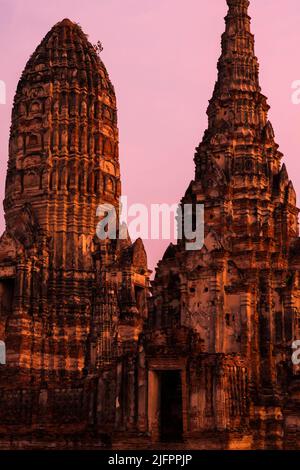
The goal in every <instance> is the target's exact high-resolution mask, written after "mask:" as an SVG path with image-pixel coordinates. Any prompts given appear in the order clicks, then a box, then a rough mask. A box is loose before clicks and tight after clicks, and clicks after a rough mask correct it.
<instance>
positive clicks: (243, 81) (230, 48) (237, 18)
mask: <svg viewBox="0 0 300 470" xmlns="http://www.w3.org/2000/svg"><path fill="white" fill-rule="evenodd" d="M227 3H228V6H229V9H228V13H227V16H226V18H225V22H226V30H225V32H224V34H223V36H222V54H221V57H220V59H219V63H218V70H219V77H218V82H219V86H220V87H221V88H222V89H235V90H237V89H248V90H253V91H254V90H258V89H259V83H258V68H259V66H258V62H257V58H256V57H255V54H254V36H253V34H251V30H250V22H251V18H250V16H249V15H248V6H249V1H248V0H227Z"/></svg>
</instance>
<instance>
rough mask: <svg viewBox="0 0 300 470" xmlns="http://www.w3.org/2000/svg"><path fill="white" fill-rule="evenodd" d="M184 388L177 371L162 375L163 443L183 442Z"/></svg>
mask: <svg viewBox="0 0 300 470" xmlns="http://www.w3.org/2000/svg"><path fill="white" fill-rule="evenodd" d="M182 432H183V421H182V387H181V373H180V371H177V370H172V371H163V372H161V374H160V435H161V440H162V441H167V442H170V441H173V442H174V441H181V440H182Z"/></svg>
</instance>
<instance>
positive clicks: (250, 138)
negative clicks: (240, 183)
mask: <svg viewBox="0 0 300 470" xmlns="http://www.w3.org/2000/svg"><path fill="white" fill-rule="evenodd" d="M227 4H228V12H227V15H226V17H225V25H226V26H225V31H224V33H223V35H222V42H221V44H222V52H221V56H220V58H219V61H218V66H217V68H218V77H217V81H216V83H215V87H214V91H213V96H212V98H211V100H210V102H209V106H208V109H207V114H208V129H207V131H206V132H205V135H204V139H203V141H202V143H201V144H200V146H199V151H198V153H197V155H198V156H196V165H197V167H198V169H199V163H200V158H199V156H201V155H203V152H202V151H203V150H204V147H205V145H206V144H207V143H208V142H209V143H210V144H213V142H212V138H213V136H216V134H217V135H218V136H219V138H221V134H222V139H221V140H222V141H223V142H225V140H226V141H227V144H229V146H230V147H231V148H232V145H233V143H234V142H235V143H236V142H239V141H241V144H242V143H245V140H246V141H247V145H249V143H252V144H254V142H257V141H258V142H259V141H260V140H261V138H262V133H263V132H264V129H265V130H266V131H268V136H269V137H270V140H271V144H272V145H274V144H275V143H274V139H273V137H274V136H273V130H272V126H271V124H270V123H268V110H269V105H268V103H267V98H266V97H265V96H264V95H263V94H262V93H261V88H260V85H259V64H258V60H257V57H256V56H255V52H254V35H253V34H252V33H251V28H250V23H251V18H250V16H249V15H248V7H249V1H248V0H227ZM267 124H268V129H267V128H266V126H267ZM214 145H215V144H213V146H214ZM275 147H276V144H275ZM275 147H274V148H275ZM248 150H249V149H248ZM276 150H277V148H276V149H275V151H276ZM234 153H235V152H234ZM278 157H280V155H278ZM276 159H277V156H276ZM201 161H202V162H203V158H202V157H201ZM197 162H198V163H197ZM277 167H278V165H277ZM196 173H197V171H196Z"/></svg>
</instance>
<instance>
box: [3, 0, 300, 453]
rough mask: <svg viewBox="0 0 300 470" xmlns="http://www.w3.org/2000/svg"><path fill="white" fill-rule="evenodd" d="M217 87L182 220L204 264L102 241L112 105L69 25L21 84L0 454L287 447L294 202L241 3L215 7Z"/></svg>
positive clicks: (294, 419) (115, 176) (291, 400)
mask: <svg viewBox="0 0 300 470" xmlns="http://www.w3.org/2000/svg"><path fill="white" fill-rule="evenodd" d="M227 3H228V6H229V10H228V14H227V16H226V31H225V33H224V34H223V37H222V54H221V57H220V60H219V63H218V80H217V82H216V85H215V89H214V93H213V97H212V99H211V100H210V104H209V107H208V112H207V114H208V129H207V130H206V131H205V133H204V137H203V140H202V142H201V143H200V145H199V147H198V148H197V149H196V154H195V166H196V171H195V178H194V180H193V181H192V182H191V183H190V185H189V187H188V189H187V191H186V194H185V196H184V197H183V199H182V201H181V204H182V206H183V205H184V204H186V203H188V204H192V206H193V207H195V205H196V204H197V203H202V204H204V206H205V240H204V246H203V248H202V249H201V250H194V251H187V250H186V246H185V242H186V240H185V239H179V240H178V242H177V244H176V245H173V244H171V245H170V246H169V247H168V249H167V250H166V252H165V254H164V257H163V259H162V260H161V261H160V262H159V264H158V267H157V270H156V275H155V279H154V281H153V282H152V289H151V291H152V296H151V297H150V296H149V271H148V269H147V257H146V254H145V250H144V247H143V243H142V241H141V240H137V241H136V242H135V243H133V244H132V243H131V241H130V239H129V237H127V239H125V240H106V241H100V240H99V239H98V238H97V236H96V235H95V231H96V225H97V221H98V219H97V217H96V210H97V207H98V205H99V204H104V203H107V204H112V205H113V206H114V207H116V209H117V210H118V205H119V197H120V194H121V186H120V170H119V161H118V130H117V118H116V99H115V94H114V90H113V87H112V85H111V83H110V81H109V77H108V74H107V72H106V69H105V67H104V65H103V63H102V61H101V60H100V58H99V57H98V55H97V53H96V51H95V49H94V48H93V46H92V45H91V44H90V43H89V42H88V40H87V38H86V36H85V35H84V33H83V32H82V30H81V29H80V27H79V26H78V25H76V24H73V23H72V22H70V21H69V20H64V21H62V22H61V23H58V24H57V25H55V26H54V27H53V29H52V30H51V31H50V32H49V33H48V35H47V36H46V37H45V39H44V40H43V41H42V43H41V44H40V46H39V47H38V48H37V50H36V51H35V53H34V54H33V56H32V57H31V58H30V60H29V62H28V64H27V66H26V68H25V71H24V72H23V75H22V77H21V80H20V82H19V85H18V89H17V94H16V97H15V103H14V109H13V116H12V127H11V137H10V154H9V163H8V173H7V185H6V195H5V203H4V205H5V217H6V227H7V228H6V231H5V233H4V234H3V236H2V238H1V241H0V300H1V303H0V305H1V310H0V340H2V341H5V344H6V351H7V361H6V365H0V448H59V449H61V448H73V449H75V448H93V449H95V448H104V447H111V446H113V447H114V448H120V449H121V448H151V447H157V448H164V447H168V446H170V445H172V446H173V447H177V448H193V449H205V448H206V449H271V448H272V449H282V448H287V449H296V448H299V447H300V444H299V443H300V407H299V401H300V380H299V368H297V366H294V365H293V364H292V361H291V356H292V348H291V346H292V342H293V340H294V339H300V331H299V329H300V327H299V318H300V313H299V312H300V241H299V240H300V238H299V229H298V212H299V210H298V209H297V207H296V195H295V191H294V188H293V185H292V183H291V181H290V180H289V177H288V174H287V170H286V168H285V165H282V164H281V159H282V154H281V153H280V152H279V150H278V145H277V144H276V142H275V140H274V132H273V129H272V125H271V123H270V122H269V121H268V117H267V112H268V109H269V106H268V104H267V99H266V97H265V96H264V95H262V93H261V89H260V86H259V81H258V62H257V59H256V57H255V55H254V37H253V35H252V34H251V32H250V18H249V16H248V6H249V1H248V0H227Z"/></svg>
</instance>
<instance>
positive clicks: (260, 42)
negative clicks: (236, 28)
mask: <svg viewBox="0 0 300 470" xmlns="http://www.w3.org/2000/svg"><path fill="white" fill-rule="evenodd" d="M0 8H1V10H0V12H1V14H0V54H1V62H0V80H4V81H5V82H6V85H7V104H6V105H0V120H1V126H0V190H1V191H0V198H1V199H3V196H4V183H5V173H6V165H7V158H8V152H7V145H8V135H9V126H10V113H11V106H12V100H13V95H14V92H15V89H16V85H17V82H18V80H19V77H20V74H21V72H22V69H23V68H24V66H25V64H26V61H27V60H28V58H29V56H30V54H31V53H32V52H33V51H34V50H35V48H36V46H37V45H38V44H39V43H40V41H41V40H42V38H43V37H44V36H45V34H46V33H47V32H48V31H49V29H50V28H51V27H52V26H53V24H55V23H56V22H57V21H60V20H62V19H63V18H65V17H68V18H70V19H71V20H72V21H75V22H79V23H80V24H81V26H82V28H83V30H84V31H85V32H86V33H87V34H88V35H89V38H90V41H91V42H92V43H96V42H97V40H101V41H102V43H103V45H104V51H103V53H102V59H103V61H104V62H105V65H106V67H107V69H108V71H109V74H110V77H111V80H112V82H113V83H114V85H115V88H116V93H117V98H118V109H119V128H120V160H121V171H122V183H123V194H125V195H127V196H128V198H129V201H130V202H140V203H145V204H150V203H152V202H153V203H162V202H167V203H177V202H178V201H179V200H180V198H181V197H182V195H183V194H184V192H185V190H186V187H187V185H188V184H189V182H190V180H191V179H192V178H193V174H194V165H193V155H194V148H195V147H196V146H197V145H198V143H199V142H200V140H201V138H202V135H203V131H204V129H205V128H206V122H207V120H206V108H207V104H208V100H209V99H210V97H211V94H212V90H213V85H214V82H215V80H216V63H217V59H218V56H219V55H220V36H221V34H222V32H223V31H224V16H225V14H226V10H227V6H226V1H225V0H211V1H210V2H208V1H207V0H86V1H82V0H51V1H45V0H44V1H41V0H0ZM249 11H250V15H251V16H252V31H253V32H254V33H255V36H256V54H257V56H258V58H259V61H260V64H261V67H260V82H261V86H262V91H263V93H264V94H265V95H266V96H268V98H269V104H270V105H271V111H270V119H271V121H272V123H273V126H274V130H275V134H276V140H277V142H278V143H279V145H280V150H281V151H282V152H283V153H284V155H285V156H284V160H283V161H284V162H285V163H286V164H287V168H288V171H289V175H290V177H291V178H292V180H293V182H294V186H295V189H296V191H297V194H298V195H299V198H300V171H299V170H300V105H298V106H297V105H294V104H292V101H291V95H292V90H291V84H292V82H293V81H294V80H300V62H299V56H300V51H299V46H298V45H299V44H300V2H299V0H252V1H251V6H250V10H249ZM3 229H4V221H3V212H2V208H1V213H0V230H1V231H3ZM145 244H146V248H147V252H148V257H149V265H150V268H152V269H153V268H154V266H155V264H156V263H157V261H158V260H159V259H160V258H161V256H162V254H163V251H164V248H165V247H166V246H167V244H168V242H167V241H164V242H162V241H160V242H159V241H146V242H145Z"/></svg>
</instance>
